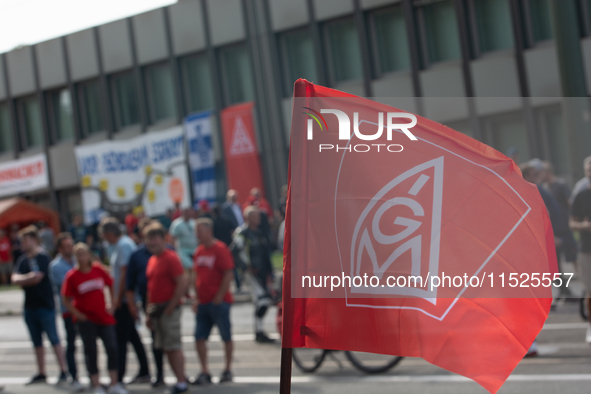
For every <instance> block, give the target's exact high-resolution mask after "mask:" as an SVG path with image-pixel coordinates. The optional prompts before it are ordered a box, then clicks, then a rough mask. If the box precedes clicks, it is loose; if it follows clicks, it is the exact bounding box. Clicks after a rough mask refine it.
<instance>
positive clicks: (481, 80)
mask: <svg viewBox="0 0 591 394" xmlns="http://www.w3.org/2000/svg"><path fill="white" fill-rule="evenodd" d="M470 67H471V71H472V80H473V81H474V95H475V96H476V97H517V96H520V93H519V80H518V76H517V62H516V60H515V55H514V54H513V52H504V53H499V54H495V55H491V56H486V57H484V58H481V59H478V60H474V61H472V63H471V64H470Z"/></svg>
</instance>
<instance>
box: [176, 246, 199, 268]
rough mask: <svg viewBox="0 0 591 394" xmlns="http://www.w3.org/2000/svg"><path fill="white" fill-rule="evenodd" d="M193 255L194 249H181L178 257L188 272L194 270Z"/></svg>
mask: <svg viewBox="0 0 591 394" xmlns="http://www.w3.org/2000/svg"><path fill="white" fill-rule="evenodd" d="M193 253H195V250H194V249H185V248H179V251H178V256H179V257H180V258H181V263H182V265H183V268H184V269H186V270H191V269H193V264H194V263H193Z"/></svg>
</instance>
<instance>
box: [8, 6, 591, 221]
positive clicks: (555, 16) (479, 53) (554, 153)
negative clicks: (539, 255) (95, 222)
mask: <svg viewBox="0 0 591 394" xmlns="http://www.w3.org/2000/svg"><path fill="white" fill-rule="evenodd" d="M559 4H560V5H559ZM300 77H301V78H306V79H308V80H310V81H313V82H315V83H319V84H322V85H325V86H330V87H334V88H336V89H340V90H344V91H347V92H350V93H353V94H357V95H360V96H366V97H375V98H376V100H379V101H386V102H388V103H391V104H392V105H394V106H397V107H399V108H401V109H403V110H407V111H412V112H416V113H418V114H421V115H424V116H427V117H429V118H431V119H434V120H437V121H439V122H442V123H444V124H446V125H448V126H450V127H452V128H454V129H456V130H458V131H461V132H463V133H466V134H469V135H471V136H473V137H474V138H477V139H479V140H481V141H483V142H485V143H487V144H489V145H491V146H493V147H495V148H497V149H499V150H500V151H503V152H506V151H507V150H508V149H509V148H511V147H514V148H516V149H517V150H518V152H519V158H520V160H522V161H525V160H527V159H530V158H533V157H539V158H541V159H546V160H550V161H551V162H553V163H554V165H555V168H556V172H557V173H559V174H560V175H562V176H564V177H565V178H567V179H568V180H569V181H570V182H573V181H576V180H577V179H578V178H579V177H581V176H582V160H583V158H584V157H585V156H586V155H590V154H591V123H590V122H591V112H590V110H589V108H590V107H589V101H588V98H587V97H588V93H589V92H591V1H588V0H561V1H558V0H181V1H179V2H178V3H177V4H174V5H171V6H168V7H164V8H160V9H156V10H153V11H150V12H147V13H143V14H140V15H135V16H132V17H130V18H126V19H123V20H118V21H115V22H112V23H108V24H105V25H101V26H97V27H93V28H90V29H87V30H83V31H79V32H76V33H73V34H69V35H67V36H64V37H59V38H56V39H52V40H49V41H46V42H42V43H39V44H35V45H31V46H25V47H20V48H16V49H14V50H12V51H10V52H8V53H4V54H1V55H0V163H2V162H9V161H12V160H16V159H18V158H23V157H28V156H32V155H35V154H38V153H42V152H43V153H45V154H46V157H47V162H48V170H49V187H48V188H47V189H44V190H40V191H38V192H34V193H28V194H27V195H26V196H27V197H29V198H31V199H33V200H34V201H37V202H40V203H43V204H45V205H48V206H52V207H54V208H56V209H58V210H59V211H60V212H61V213H62V215H63V219H64V220H68V219H69V215H71V214H72V213H75V212H80V211H81V200H80V187H79V182H80V180H79V177H78V175H77V169H76V161H75V156H74V146H76V145H78V144H89V143H94V142H97V141H101V140H105V139H113V140H119V139H126V138H130V137H133V136H137V135H140V134H141V133H145V132H148V131H157V130H163V129H166V128H168V127H171V126H173V125H176V124H180V123H181V122H182V119H183V118H184V117H185V116H186V115H188V114H190V113H192V112H196V111H201V110H208V109H209V110H213V111H214V113H215V114H217V115H218V116H219V113H220V111H221V110H222V109H223V108H225V107H227V106H230V105H233V104H237V103H241V102H246V101H254V102H255V104H256V105H255V112H256V113H255V119H256V133H257V143H258V147H259V150H260V155H261V160H262V163H263V171H264V180H265V189H266V194H267V196H268V197H269V199H270V201H272V202H274V201H276V200H277V198H278V194H279V189H280V187H281V186H282V185H283V184H285V183H286V178H287V166H288V149H289V126H290V118H291V99H290V97H291V95H292V87H293V82H294V81H295V80H296V79H297V78H300ZM563 96H576V97H578V98H569V99H564V98H563ZM217 120H218V121H217V124H216V130H215V131H214V139H213V142H214V148H215V158H216V164H217V165H216V176H217V181H218V182H217V185H218V198H219V199H223V198H224V193H225V187H226V186H225V170H224V164H223V162H224V161H223V149H222V139H221V137H220V132H219V117H218V118H217Z"/></svg>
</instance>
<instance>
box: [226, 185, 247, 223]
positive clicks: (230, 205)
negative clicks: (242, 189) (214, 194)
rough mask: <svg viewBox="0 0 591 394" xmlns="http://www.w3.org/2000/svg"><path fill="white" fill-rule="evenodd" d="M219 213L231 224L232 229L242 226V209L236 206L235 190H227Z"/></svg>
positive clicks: (236, 194) (236, 195)
mask: <svg viewBox="0 0 591 394" xmlns="http://www.w3.org/2000/svg"><path fill="white" fill-rule="evenodd" d="M221 211H222V216H223V217H224V218H225V219H226V220H228V221H229V222H230V223H232V226H233V227H234V229H236V227H238V226H242V225H243V224H244V217H243V216H242V208H240V205H238V192H237V191H236V190H234V189H230V190H228V193H226V201H225V202H224V203H223V204H222V207H221Z"/></svg>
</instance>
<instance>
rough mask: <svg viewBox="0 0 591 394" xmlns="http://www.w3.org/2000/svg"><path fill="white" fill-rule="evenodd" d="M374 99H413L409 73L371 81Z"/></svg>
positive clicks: (386, 76)
mask: <svg viewBox="0 0 591 394" xmlns="http://www.w3.org/2000/svg"><path fill="white" fill-rule="evenodd" d="M371 87H372V93H373V96H374V97H413V96H414V90H413V87H412V77H411V75H410V73H399V74H395V75H385V76H383V77H381V78H379V79H374V80H373V81H371Z"/></svg>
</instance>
